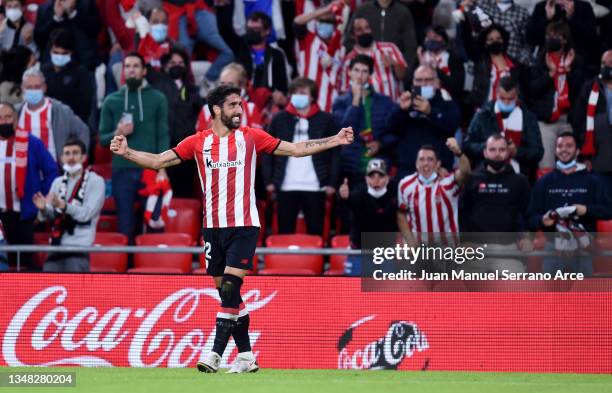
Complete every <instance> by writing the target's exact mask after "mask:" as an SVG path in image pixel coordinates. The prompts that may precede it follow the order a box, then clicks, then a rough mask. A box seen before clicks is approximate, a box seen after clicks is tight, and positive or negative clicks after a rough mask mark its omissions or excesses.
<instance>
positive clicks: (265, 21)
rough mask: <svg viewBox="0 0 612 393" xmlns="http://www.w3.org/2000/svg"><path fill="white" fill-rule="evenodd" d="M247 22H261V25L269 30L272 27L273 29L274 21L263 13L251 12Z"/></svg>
mask: <svg viewBox="0 0 612 393" xmlns="http://www.w3.org/2000/svg"><path fill="white" fill-rule="evenodd" d="M247 20H252V21H254V22H261V25H262V26H263V28H264V30H268V29H269V28H270V27H272V19H271V18H270V17H269V16H268V14H265V13H263V12H261V11H253V12H251V13H250V14H249V17H248V18H247Z"/></svg>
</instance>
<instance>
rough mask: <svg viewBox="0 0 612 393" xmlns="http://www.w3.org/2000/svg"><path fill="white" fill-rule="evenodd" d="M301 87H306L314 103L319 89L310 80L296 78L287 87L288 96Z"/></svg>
mask: <svg viewBox="0 0 612 393" xmlns="http://www.w3.org/2000/svg"><path fill="white" fill-rule="evenodd" d="M303 87H307V88H308V91H310V97H311V98H312V99H313V100H314V101H316V100H317V97H318V96H319V89H318V88H317V84H316V83H315V81H313V80H312V79H308V78H303V77H298V78H295V79H294V80H293V81H292V82H291V84H290V85H289V94H293V93H295V92H296V91H297V90H298V89H301V88H303Z"/></svg>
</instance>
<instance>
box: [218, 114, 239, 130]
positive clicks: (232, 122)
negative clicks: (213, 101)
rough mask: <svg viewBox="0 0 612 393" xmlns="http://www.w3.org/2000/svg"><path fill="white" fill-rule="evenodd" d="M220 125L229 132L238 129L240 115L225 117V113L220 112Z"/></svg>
mask: <svg viewBox="0 0 612 393" xmlns="http://www.w3.org/2000/svg"><path fill="white" fill-rule="evenodd" d="M221 123H223V125H224V126H226V127H227V128H229V129H230V130H234V129H236V128H238V127H240V115H234V116H225V113H223V112H221Z"/></svg>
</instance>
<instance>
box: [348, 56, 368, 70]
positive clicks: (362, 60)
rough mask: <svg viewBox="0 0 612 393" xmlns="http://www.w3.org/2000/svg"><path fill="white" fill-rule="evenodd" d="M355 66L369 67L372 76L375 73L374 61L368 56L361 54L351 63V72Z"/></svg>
mask: <svg viewBox="0 0 612 393" xmlns="http://www.w3.org/2000/svg"><path fill="white" fill-rule="evenodd" d="M355 64H363V65H366V66H368V70H370V74H371V73H373V72H374V60H372V58H371V57H370V56H368V55H364V54H359V55H357V56H355V57H354V58H353V59H352V60H351V62H350V63H349V70H351V69H353V66H354V65H355Z"/></svg>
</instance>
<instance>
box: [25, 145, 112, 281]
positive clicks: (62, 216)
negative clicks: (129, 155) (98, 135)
mask: <svg viewBox="0 0 612 393" xmlns="http://www.w3.org/2000/svg"><path fill="white" fill-rule="evenodd" d="M86 159H87V149H86V147H85V144H84V143H83V142H82V141H81V140H79V139H69V140H67V141H66V143H64V147H63V148H62V165H63V166H62V168H63V170H64V175H63V176H60V177H57V178H55V180H53V183H52V184H51V190H50V191H49V194H48V195H47V196H46V197H45V196H44V195H43V194H42V193H41V192H37V193H36V194H34V196H33V197H32V201H33V202H34V205H36V207H37V208H38V219H39V220H40V221H50V222H51V223H52V229H51V244H53V245H58V246H91V245H92V244H93V242H94V239H95V237H96V225H97V223H98V219H99V218H100V211H101V210H102V205H103V204H104V187H105V185H104V179H102V177H100V176H99V175H97V174H96V173H95V172H92V171H90V170H89V169H88V168H83V165H84V163H85V161H86ZM43 271H45V272H78V273H87V272H89V255H88V254H87V253H80V252H75V253H51V254H49V256H48V258H47V260H46V261H45V264H44V265H43Z"/></svg>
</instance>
